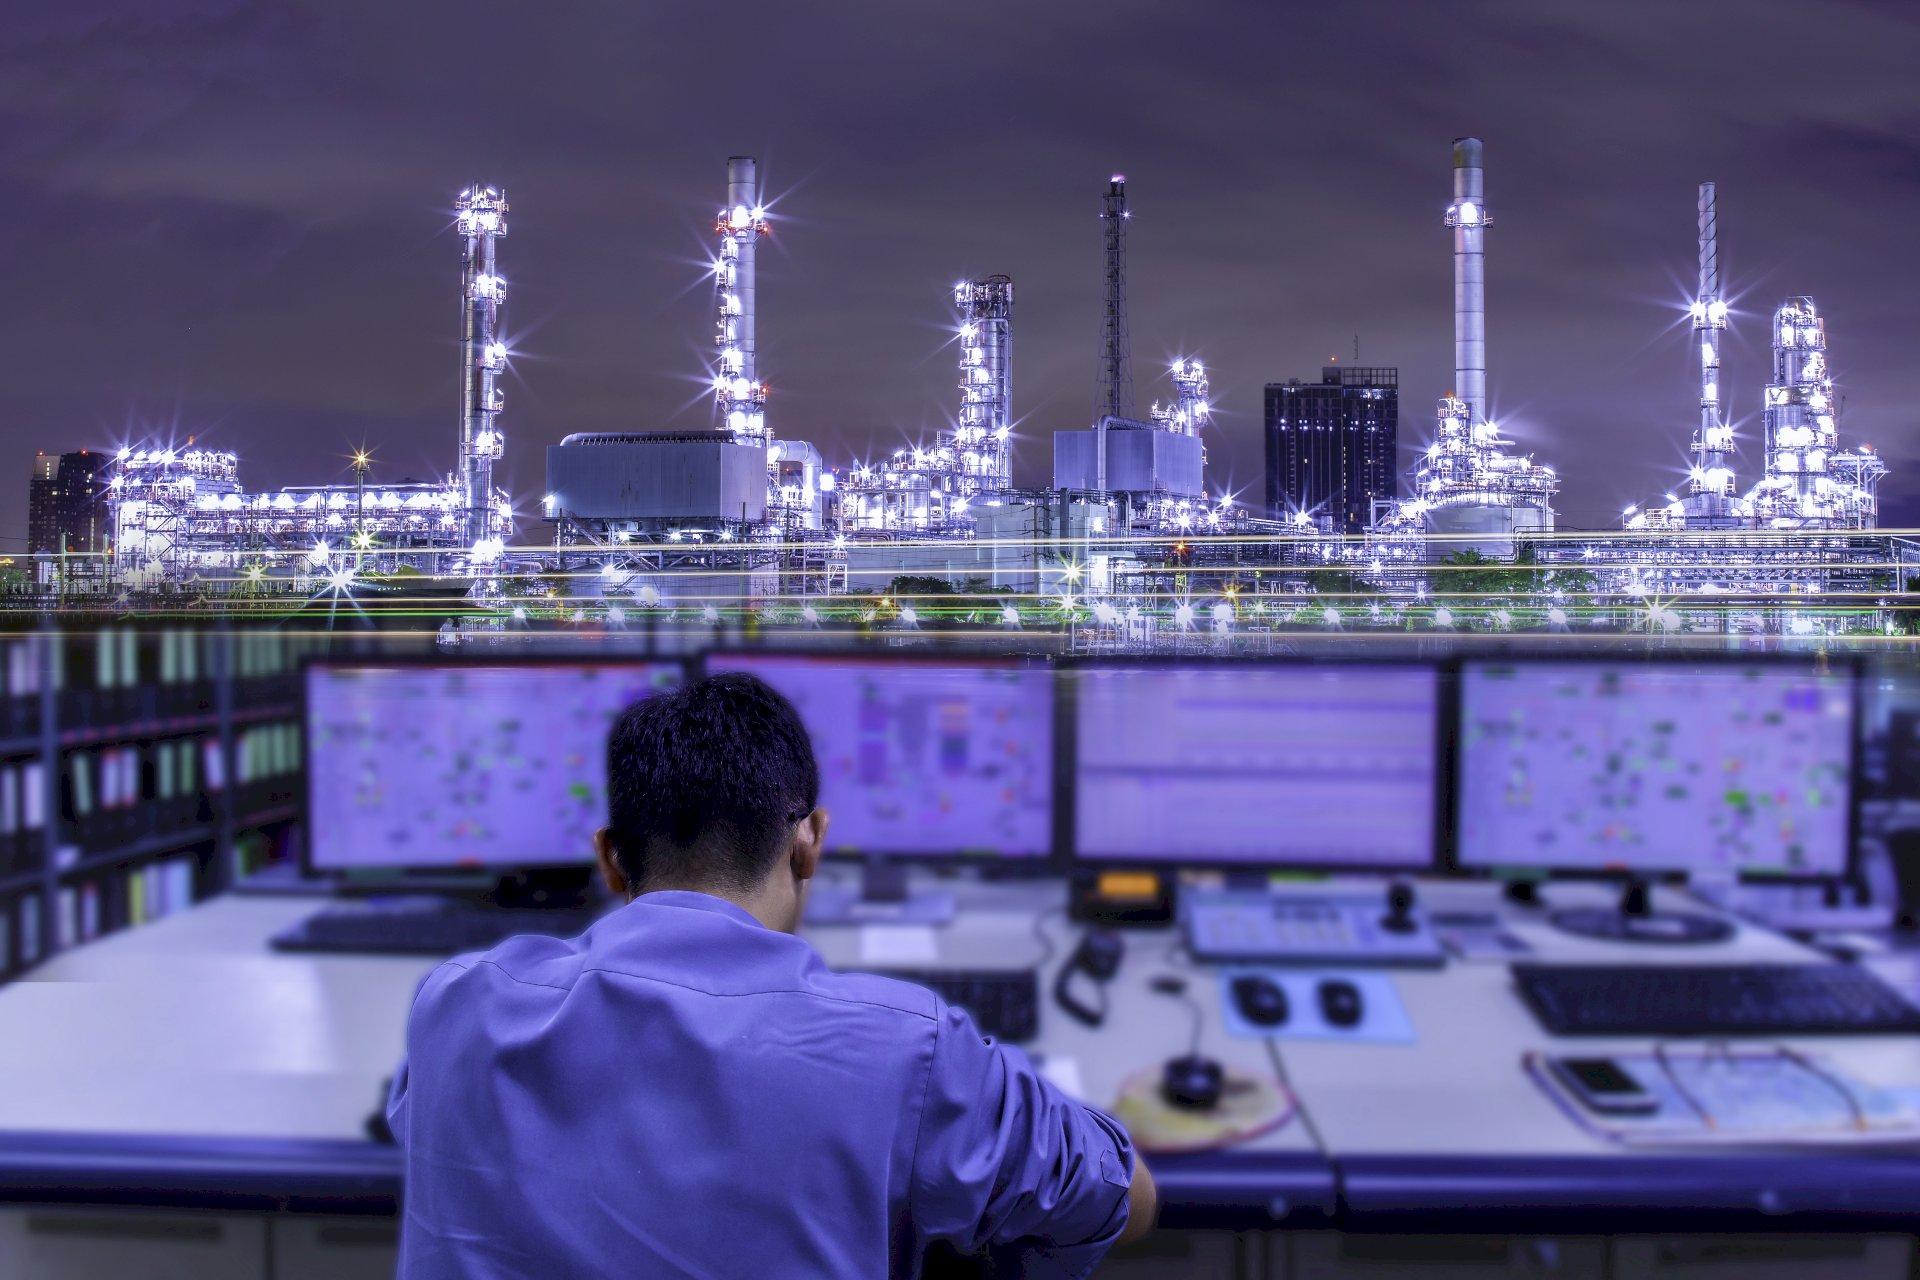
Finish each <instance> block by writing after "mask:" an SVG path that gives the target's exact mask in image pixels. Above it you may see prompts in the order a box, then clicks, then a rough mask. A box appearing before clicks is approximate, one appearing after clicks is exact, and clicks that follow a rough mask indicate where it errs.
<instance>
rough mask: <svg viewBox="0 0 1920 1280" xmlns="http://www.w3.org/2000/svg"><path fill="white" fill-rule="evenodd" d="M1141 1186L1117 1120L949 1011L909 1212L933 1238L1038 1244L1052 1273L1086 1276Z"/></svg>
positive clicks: (968, 1244)
mask: <svg viewBox="0 0 1920 1280" xmlns="http://www.w3.org/2000/svg"><path fill="white" fill-rule="evenodd" d="M1132 1180H1133V1141H1132V1139H1131V1138H1129V1137H1128V1136H1127V1131H1126V1130H1125V1129H1123V1128H1122V1127H1121V1126H1120V1124H1119V1122H1118V1121H1116V1120H1114V1119H1112V1118H1111V1117H1109V1116H1107V1115H1104V1114H1103V1113H1101V1112H1099V1111H1096V1110H1095V1109H1093V1108H1092V1107H1088V1106H1085V1105H1083V1104H1081V1103H1079V1102H1076V1101H1074V1100H1073V1099H1072V1098H1069V1097H1068V1096H1067V1095H1066V1094H1064V1093H1062V1092H1061V1091H1060V1090H1059V1089H1058V1088H1056V1087H1055V1086H1054V1085H1053V1083H1052V1082H1051V1081H1048V1080H1047V1079H1045V1078H1044V1077H1042V1076H1041V1075H1040V1073H1039V1072H1038V1071H1037V1070H1035V1068H1034V1066H1033V1063H1032V1062H1031V1061H1029V1060H1028V1059H1027V1057H1026V1055H1025V1054H1023V1053H1020V1052H1019V1051H1017V1050H1014V1049H1010V1048H1008V1047H1006V1046H1005V1045H1002V1044H999V1043H997V1042H994V1041H991V1040H988V1039H987V1038H986V1037H985V1036H983V1035H982V1034H981V1033H980V1030H979V1028H978V1027H976V1026H975V1025H974V1023H973V1019H972V1018H970V1017H968V1016H967V1015H966V1014H965V1013H963V1012H961V1011H960V1010H958V1009H953V1008H950V1007H945V1006H943V1007H942V1009H941V1013H940V1021H939V1023H938V1024H937V1026H936V1029H935V1033H934V1043H933V1061H932V1065H931V1067H930V1068H929V1072H928V1079H927V1091H926V1103H925V1105H924V1107H923V1108H922V1109H921V1113H920V1134H919V1142H918V1145H917V1147H916V1149H915V1153H914V1168H913V1198H912V1202H911V1205H910V1212H911V1214H912V1217H913V1221H914V1226H915V1228H916V1229H917V1230H918V1231H919V1233H920V1234H921V1235H922V1236H923V1237H924V1238H928V1239H939V1240H945V1241H947V1242H949V1243H951V1244H952V1245H953V1246H954V1247H955V1248H957V1249H959V1250H961V1251H962V1252H964V1253H975V1252H978V1251H980V1250H982V1249H987V1248H993V1247H997V1246H1007V1245H1014V1244H1028V1245H1032V1246H1035V1247H1037V1248H1038V1250H1039V1251H1040V1253H1041V1255H1042V1257H1044V1258H1045V1259H1046V1260H1048V1261H1049V1262H1050V1263H1051V1264H1052V1265H1050V1266H1047V1267H1045V1268H1044V1270H1045V1271H1046V1272H1047V1273H1051V1274H1062V1275H1070V1276H1078V1275H1084V1274H1086V1273H1087V1272H1088V1271H1091V1270H1092V1269H1093V1267H1094V1265H1095V1264H1097V1263H1098V1262H1099V1261H1100V1259H1101V1258H1102V1257H1104V1256H1105V1255H1106V1252H1107V1249H1108V1248H1109V1247H1111V1246H1112V1244H1113V1242H1114V1240H1115V1238H1117V1237H1118V1236H1119V1234H1120V1233H1121V1231H1123V1230H1125V1228H1126V1225H1127V1188H1128V1186H1129V1185H1130V1184H1131V1182H1132ZM1039 1260H1040V1259H1038V1258H1036V1259H1035V1261H1036V1262H1037V1261H1039Z"/></svg>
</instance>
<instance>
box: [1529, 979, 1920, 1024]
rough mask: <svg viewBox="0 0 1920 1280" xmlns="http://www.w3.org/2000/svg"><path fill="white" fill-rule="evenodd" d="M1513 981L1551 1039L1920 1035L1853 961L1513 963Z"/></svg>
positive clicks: (1895, 1001)
mask: <svg viewBox="0 0 1920 1280" xmlns="http://www.w3.org/2000/svg"><path fill="white" fill-rule="evenodd" d="M1513 979H1514V982H1515V983H1516V984H1517V985H1518V986H1519V988H1520V995H1521V997H1522V998H1523V999H1524V1000H1526V1002H1527V1004H1528V1005H1529V1006H1531V1007H1532V1009H1533V1012H1534V1016H1535V1017H1537V1018H1539V1019H1540V1025H1542V1026H1543V1027H1545V1028H1546V1029H1547V1030H1548V1031H1550V1032H1552V1033H1553V1034H1554V1035H1557V1036H1806V1035H1889V1034H1911V1033H1920V1009H1916V1008H1915V1007H1914V1006H1913V1005H1912V1004H1910V1003H1908V1002H1907V1001H1906V1000H1904V999H1902V998H1901V997H1900V995H1899V994H1898V993H1896V992H1895V991H1894V990H1893V988H1891V987H1889V986H1888V985H1887V984H1886V983H1884V982H1882V981H1880V979H1878V978H1876V977H1874V976H1873V974H1871V973H1869V972H1867V971H1866V970H1865V969H1862V968H1860V967H1859V966H1857V965H1851V964H1741V965H1544V964H1516V965H1514V966H1513Z"/></svg>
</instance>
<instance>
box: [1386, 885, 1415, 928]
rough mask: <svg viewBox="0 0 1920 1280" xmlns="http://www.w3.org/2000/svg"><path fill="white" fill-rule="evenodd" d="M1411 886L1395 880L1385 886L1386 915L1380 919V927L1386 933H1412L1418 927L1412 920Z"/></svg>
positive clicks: (1412, 900) (1412, 901)
mask: <svg viewBox="0 0 1920 1280" xmlns="http://www.w3.org/2000/svg"><path fill="white" fill-rule="evenodd" d="M1413 903H1414V895H1413V886H1412V885H1410V884H1407V883H1405V882H1404V881H1398V880H1396V881H1395V882H1394V883H1392V884H1390V885H1388V886H1387V914H1385V915H1384V916H1381V917H1380V927H1381V928H1382V929H1385V930H1386V931H1387V932H1388V933H1412V932H1414V931H1415V930H1416V929H1418V928H1419V927H1420V922H1419V921H1418V920H1415V919H1414V918H1413Z"/></svg>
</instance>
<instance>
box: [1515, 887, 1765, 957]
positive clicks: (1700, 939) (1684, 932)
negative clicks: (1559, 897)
mask: <svg viewBox="0 0 1920 1280" xmlns="http://www.w3.org/2000/svg"><path fill="white" fill-rule="evenodd" d="M1547 918H1548V919H1549V920H1550V921H1552V922H1553V926H1554V927H1555V928H1556V929H1559V930H1560V931H1561V932H1562V933H1570V934H1573V935H1574V936H1576V937H1581V938H1598V939H1600V940H1602V941H1605V942H1651V943H1659V944H1665V945H1669V946H1697V945H1699V944H1701V943H1707V942H1724V941H1726V940H1727V939H1728V938H1731V937H1732V936H1733V925H1732V924H1730V923H1728V922H1727V921H1726V920H1723V919H1721V918H1720V917H1719V916H1710V915H1705V914H1703V913H1701V912H1698V911H1655V910H1654V909H1653V905H1652V902H1651V895H1650V893H1649V892H1648V889H1647V883H1646V881H1644V880H1629V881H1627V885H1626V887H1625V888H1624V889H1622V890H1621V891H1620V904H1619V905H1618V906H1616V907H1613V908H1607V907H1566V908H1563V909H1561V910H1559V911H1556V912H1554V913H1553V914H1552V915H1550V916H1548V917H1547Z"/></svg>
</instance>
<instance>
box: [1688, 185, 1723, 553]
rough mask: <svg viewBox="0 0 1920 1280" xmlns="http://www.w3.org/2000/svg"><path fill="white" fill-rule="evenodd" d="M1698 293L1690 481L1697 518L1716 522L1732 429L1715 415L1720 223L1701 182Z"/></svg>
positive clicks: (1709, 187) (1719, 321)
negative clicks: (1696, 409)
mask: <svg viewBox="0 0 1920 1280" xmlns="http://www.w3.org/2000/svg"><path fill="white" fill-rule="evenodd" d="M1699 215H1700V217H1699V228H1700V291H1699V292H1698V293H1697V294H1695V295H1694V299H1693V336H1694V344H1695V346H1696V348H1697V349H1698V350H1699V352H1700V426H1699V430H1698V434H1697V435H1695V436H1694V439H1693V471H1692V475H1691V476H1690V477H1689V487H1690V494H1689V496H1690V497H1691V498H1692V501H1691V502H1690V503H1689V504H1688V507H1689V509H1690V510H1689V514H1690V515H1691V516H1692V517H1693V518H1694V519H1696V520H1705V521H1708V522H1719V521H1723V520H1725V519H1726V518H1727V517H1728V515H1729V513H1730V510H1731V504H1732V498H1733V428H1731V427H1729V426H1727V425H1726V422H1725V420H1724V419H1723V417H1722V415H1721V411H1720V335H1721V333H1722V332H1723V331H1724V330H1725V329H1726V327H1727V304H1726V302H1725V300H1724V299H1722V298H1721V296H1720V236H1719V220H1718V215H1717V214H1716V212H1715V208H1714V190H1713V184H1712V183H1711V182H1703V183H1701V184H1700V202H1699Z"/></svg>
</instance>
